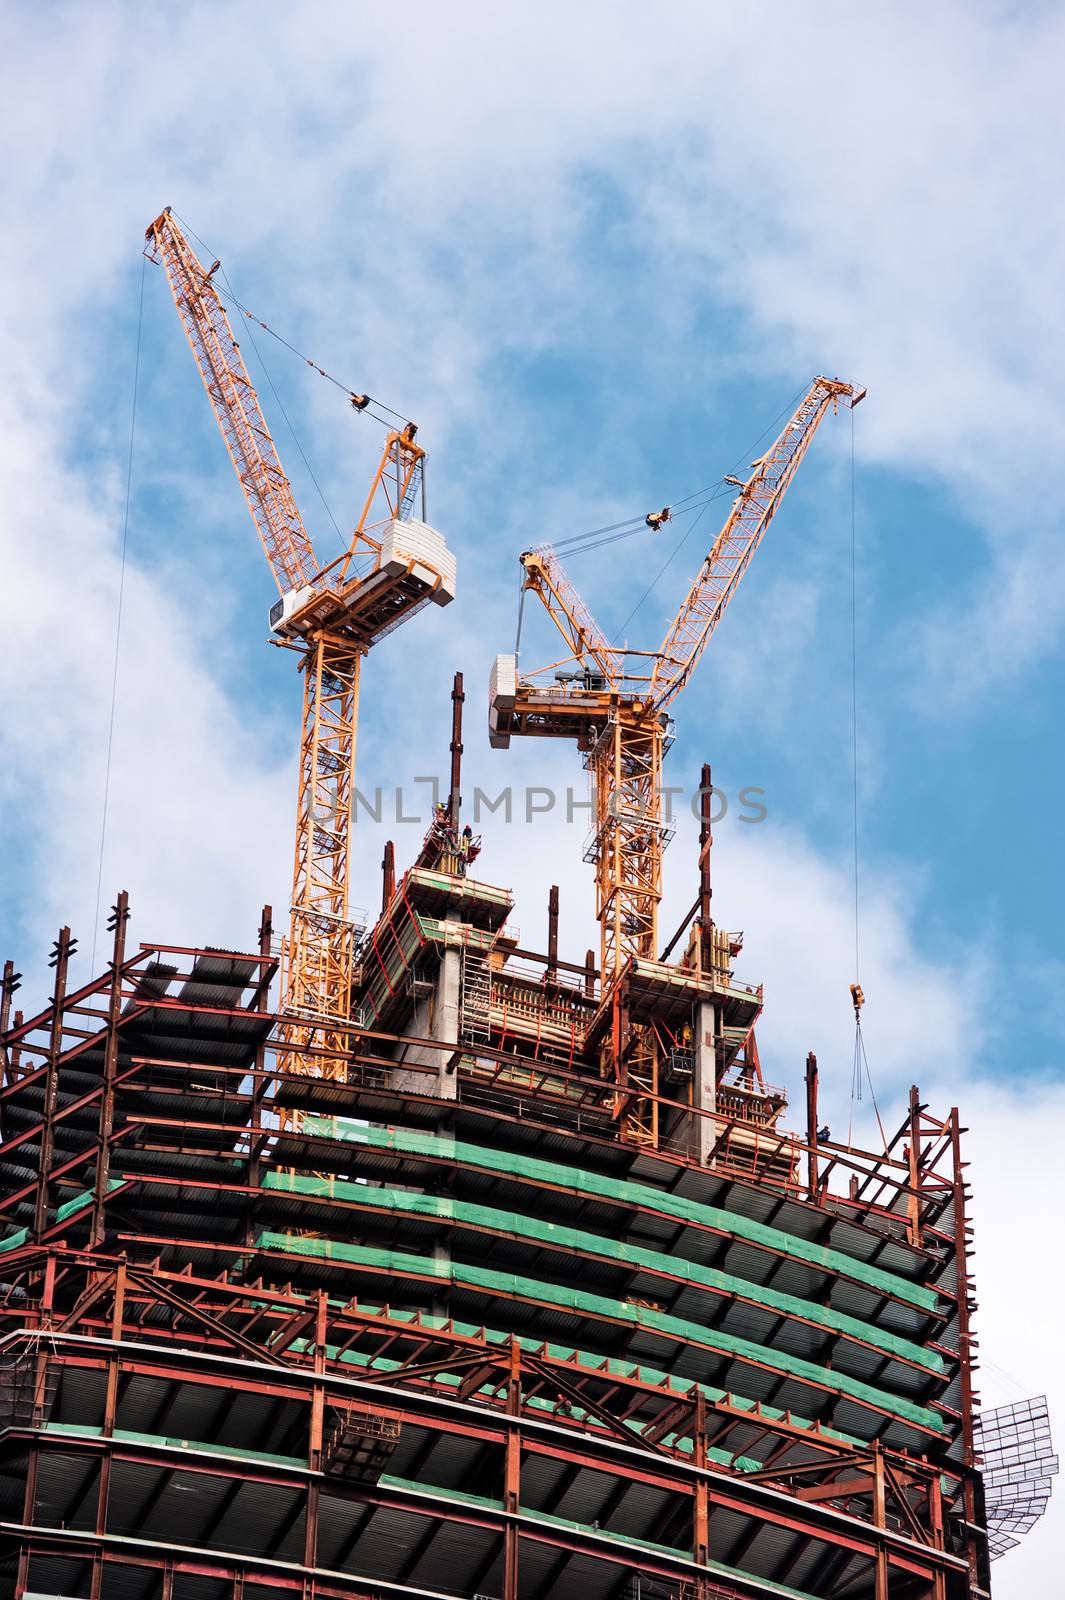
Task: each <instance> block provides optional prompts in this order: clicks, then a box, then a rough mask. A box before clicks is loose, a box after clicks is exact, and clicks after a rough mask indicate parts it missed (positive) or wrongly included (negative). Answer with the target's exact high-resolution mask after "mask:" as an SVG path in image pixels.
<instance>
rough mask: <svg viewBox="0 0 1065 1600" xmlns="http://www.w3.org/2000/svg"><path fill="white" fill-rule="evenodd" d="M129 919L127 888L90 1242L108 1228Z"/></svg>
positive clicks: (115, 959) (110, 1005) (113, 922)
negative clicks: (109, 1186) (112, 1141)
mask: <svg viewBox="0 0 1065 1600" xmlns="http://www.w3.org/2000/svg"><path fill="white" fill-rule="evenodd" d="M128 921H129V895H128V894H127V893H126V891H125V889H123V890H122V892H121V893H120V894H119V896H118V899H117V900H116V901H115V903H114V905H113V906H112V908H111V917H110V920H109V922H108V927H109V928H110V929H111V932H112V933H113V934H114V936H115V937H114V944H113V948H112V951H111V992H110V995H109V997H108V1002H107V1042H106V1044H105V1046H104V1080H103V1092H102V1094H101V1096H100V1122H99V1129H98V1133H97V1149H96V1180H95V1182H94V1184H93V1200H92V1231H91V1233H90V1235H89V1246H90V1248H91V1249H95V1248H96V1247H97V1246H98V1245H100V1244H102V1243H103V1239H104V1235H105V1233H106V1232H107V1220H106V1216H105V1206H106V1204H107V1185H108V1182H109V1181H110V1177H111V1135H112V1134H113V1132H114V1127H115V1076H116V1074H117V1072H118V1024H119V1020H120V1018H121V1016H122V965H123V962H124V961H125V959H126V923H127V922H128Z"/></svg>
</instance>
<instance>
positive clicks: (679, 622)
mask: <svg viewBox="0 0 1065 1600" xmlns="http://www.w3.org/2000/svg"><path fill="white" fill-rule="evenodd" d="M864 395H865V390H864V389H857V388H855V387H854V385H852V384H849V383H842V382H840V380H839V379H837V378H822V377H819V378H815V379H814V381H813V383H812V384H811V385H810V387H809V389H808V390H807V392H806V394H805V396H804V397H803V400H802V402H801V404H800V405H799V407H798V409H797V410H796V411H795V413H794V415H793V416H792V417H791V419H790V421H789V422H788V423H787V424H786V425H785V427H784V428H783V430H782V431H781V433H780V435H779V437H778V438H777V439H776V440H775V441H774V443H773V444H772V446H771V447H770V448H769V450H767V451H766V453H765V455H764V456H761V457H760V458H759V459H758V460H757V461H756V462H754V463H753V464H752V470H751V473H750V476H749V477H748V478H747V479H746V481H743V480H740V479H738V478H727V479H726V480H725V481H726V482H728V483H732V484H734V485H735V487H736V489H737V491H738V492H737V495H736V498H735V500H734V501H733V503H732V508H731V510H730V512H729V515H728V517H727V519H726V521H725V524H724V526H723V528H722V529H721V532H720V533H719V534H718V536H717V538H716V539H715V540H714V543H713V545H712V547H711V549H710V551H709V553H708V554H707V556H706V557H705V559H704V561H703V564H702V566H701V568H700V570H699V573H698V575H697V576H696V578H695V579H694V581H693V583H692V585H691V587H690V589H689V590H688V593H687V595H686V596H685V598H684V600H683V602H682V604H681V606H680V609H679V610H678V612H677V614H676V616H675V617H674V619H673V621H672V623H671V624H670V626H669V628H668V630H667V632H666V635H665V638H664V639H663V641H662V643H661V645H660V646H659V647H658V649H657V650H654V651H636V650H628V649H624V648H618V647H617V646H615V645H613V644H611V643H610V642H609V640H608V639H607V637H606V635H605V634H604V632H603V630H602V629H601V628H600V627H599V625H598V623H597V622H596V621H595V618H594V617H593V616H592V614H591V612H590V611H589V609H588V607H587V605H586V604H585V602H584V600H583V599H582V598H581V596H580V595H579V594H578V592H577V590H576V589H575V587H574V585H573V583H572V582H571V580H570V579H569V577H568V576H567V574H566V572H565V571H564V569H563V566H562V563H561V561H560V560H559V558H558V556H557V555H556V554H555V552H554V550H553V549H552V548H551V546H550V545H541V546H538V547H537V548H536V549H533V550H527V551H525V552H524V554H523V555H522V556H521V557H520V560H521V564H522V567H523V568H524V574H525V576H524V580H523V589H525V590H532V591H533V592H534V593H535V594H537V595H538V596H539V598H540V600H541V601H542V603H543V605H544V607H545V608H546V610H547V613H548V615H549V616H550V617H551V619H552V621H553V622H554V623H555V625H556V627H557V628H558V631H559V633H560V634H561V636H562V638H563V640H564V641H565V644H566V648H567V654H566V655H565V656H564V657H563V658H562V659H561V660H559V661H553V662H551V663H550V665H548V666H545V667H542V668H539V669H537V670H536V671H534V672H530V673H523V674H519V671H518V657H517V654H513V655H500V656H497V657H496V660H495V664H494V667H493V670H492V678H491V684H490V689H489V737H490V740H491V743H492V744H493V745H494V746H495V747H496V748H502V749H505V748H506V747H507V746H508V745H509V743H510V739H511V736H512V735H513V734H527V735H534V736H540V737H548V738H552V737H553V738H569V739H575V740H576V743H577V748H578V749H579V750H581V751H582V752H583V753H584V759H585V765H586V766H587V768H588V771H589V773H590V774H591V778H592V783H593V788H594V793H595V826H594V830H593V832H592V835H591V838H590V840H589V843H588V847H587V850H586V853H585V859H586V860H588V861H589V862H591V863H592V864H593V865H594V867H595V884H596V916H597V918H598V921H599V933H600V961H601V970H602V989H603V993H604V994H606V993H607V991H608V989H609V986H610V985H611V984H614V983H615V982H616V980H617V979H618V978H619V976H620V975H621V973H622V972H623V971H624V969H625V968H626V965H627V964H628V963H630V962H636V961H640V960H649V961H654V960H656V959H657V951H658V907H659V903H660V901H661V899H662V852H663V849H664V847H665V845H666V844H667V843H668V840H669V837H670V830H669V827H668V825H667V823H666V821H665V820H664V819H663V813H662V761H663V758H664V756H665V753H666V749H667V747H668V742H669V738H670V727H671V719H670V717H669V715H668V712H669V707H670V706H671V705H672V704H673V702H674V701H675V700H676V699H677V697H678V695H679V694H680V692H681V690H682V689H683V688H684V686H685V684H686V683H687V682H688V681H689V679H690V678H691V675H692V673H693V671H694V670H695V667H696V664H697V663H698V660H699V657H700V656H701V655H702V653H703V651H704V650H705V649H706V646H707V645H708V644H709V642H710V638H711V635H712V634H713V632H714V629H715V628H716V627H717V625H718V623H719V622H720V621H721V618H722V617H723V616H724V614H725V611H726V609H727V607H728V604H729V602H730V601H731V599H732V597H733V595H734V594H735V592H736V589H737V587H738V585H739V582H740V579H741V578H742V577H743V574H744V572H745V571H746V570H747V567H748V565H749V563H750V560H751V557H752V556H753V555H754V552H755V551H756V550H757V548H758V545H759V543H760V542H761V539H762V536H763V534H764V533H765V531H766V529H767V527H768V526H769V524H770V522H771V521H772V520H773V517H774V516H775V514H776V512H777V510H778V508H779V506H780V502H781V500H782V499H783V497H784V494H785V492H786V490H787V488H788V485H789V484H790V482H791V480H792V478H793V477H794V475H795V472H796V470H797V469H798V466H799V463H800V462H801V460H802V458H803V456H804V455H805V454H806V451H807V449H808V448H809V445H810V443H811V441H812V439H813V436H814V434H815V433H816V431H817V428H818V426H819V424H820V423H821V421H822V419H823V417H824V416H825V415H826V413H827V412H828V411H829V410H830V409H831V410H833V411H835V410H837V409H838V407H839V403H840V401H841V400H842V401H844V402H846V404H847V405H849V406H851V407H853V406H856V405H857V404H858V402H859V401H860V400H862V399H863V398H864ZM667 517H668V508H663V511H662V512H656V513H654V514H653V515H652V517H649V518H647V519H646V520H647V521H648V524H649V525H650V526H651V527H652V528H654V529H657V528H658V527H659V526H660V525H661V523H662V522H663V521H665V520H666V519H667ZM657 1053H658V1052H657V1044H656V1041H655V1040H654V1038H653V1036H651V1035H650V1034H649V1033H647V1032H646V1031H643V1030H640V1029H633V1030H632V1037H631V1040H630V1042H629V1045H628V1048H627V1050H626V1060H625V1062H624V1072H623V1073H622V1063H621V1062H615V1063H614V1064H613V1065H614V1070H615V1071H616V1072H617V1073H618V1076H619V1081H620V1080H621V1079H622V1077H623V1080H624V1083H625V1085H626V1105H625V1112H624V1127H625V1131H626V1133H627V1136H628V1137H629V1138H631V1139H632V1140H633V1141H635V1142H638V1143H642V1144H654V1143H656V1142H657V1125H658V1117H657V1105H658V1101H657V1092H658V1061H657Z"/></svg>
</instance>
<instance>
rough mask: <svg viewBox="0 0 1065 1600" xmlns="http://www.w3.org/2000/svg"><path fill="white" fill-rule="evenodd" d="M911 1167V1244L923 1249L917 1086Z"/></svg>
mask: <svg viewBox="0 0 1065 1600" xmlns="http://www.w3.org/2000/svg"><path fill="white" fill-rule="evenodd" d="M907 1160H908V1162H909V1167H910V1193H909V1194H908V1195H907V1197H906V1212H907V1216H908V1219H909V1220H908V1224H907V1226H908V1229H909V1235H910V1243H911V1244H912V1245H913V1246H914V1248H915V1249H918V1250H919V1249H920V1248H921V1193H920V1190H921V1091H920V1089H918V1087H917V1085H916V1084H912V1085H911V1087H910V1142H909V1146H908V1148H907Z"/></svg>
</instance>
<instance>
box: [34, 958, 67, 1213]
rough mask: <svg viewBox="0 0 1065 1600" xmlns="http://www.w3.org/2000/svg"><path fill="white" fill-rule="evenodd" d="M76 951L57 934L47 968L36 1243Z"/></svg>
mask: <svg viewBox="0 0 1065 1600" xmlns="http://www.w3.org/2000/svg"><path fill="white" fill-rule="evenodd" d="M76 949H77V940H76V939H72V938H71V937H70V929H69V928H61V929H60V930H59V938H58V939H57V940H56V942H55V945H54V947H53V949H52V959H51V961H50V962H49V966H52V967H54V968H55V984H54V986H53V989H52V1026H51V1031H50V1033H49V1036H48V1067H47V1072H46V1074H45V1084H44V1114H43V1119H42V1128H41V1150H40V1157H39V1160H40V1172H39V1175H38V1178H37V1200H36V1203H35V1205H34V1210H33V1237H34V1240H35V1241H36V1242H39V1241H40V1239H41V1236H42V1234H43V1233H44V1232H45V1230H46V1228H47V1227H48V1196H49V1184H48V1174H49V1173H50V1172H51V1170H52V1157H53V1154H54V1151H55V1112H56V1101H57V1098H58V1095H59V1057H60V1055H61V1053H62V1050H63V1006H64V1003H65V1000H66V992H67V967H68V966H69V964H70V958H71V956H72V955H73V953H74V951H75V950H76Z"/></svg>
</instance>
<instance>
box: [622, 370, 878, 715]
mask: <svg viewBox="0 0 1065 1600" xmlns="http://www.w3.org/2000/svg"><path fill="white" fill-rule="evenodd" d="M854 395H855V390H854V388H853V386H852V385H851V384H849V383H840V382H839V381H838V380H837V379H834V378H815V379H814V381H813V383H812V384H811V386H810V388H809V390H808V392H807V394H806V395H805V397H804V399H803V401H802V404H801V405H800V406H799V409H798V410H797V411H796V412H795V415H794V416H793V417H792V419H791V421H790V422H789V423H788V424H787V426H786V427H785V428H784V430H783V432H782V433H781V434H780V436H779V438H778V439H777V440H776V441H775V443H774V444H773V445H772V447H771V448H770V449H769V450H768V451H767V452H766V454H765V455H764V456H763V457H762V459H761V460H760V461H759V462H758V463H757V465H756V467H755V470H754V472H753V473H752V474H751V476H750V477H749V478H748V479H747V482H746V483H745V484H744V485H743V486H742V488H741V489H740V491H739V494H738V495H737V497H736V500H735V502H734V504H733V507H732V510H731V511H730V513H729V515H728V519H727V520H726V522H725V525H724V527H723V528H722V529H721V532H720V533H719V534H718V536H717V538H716V539H715V540H714V544H713V548H712V549H711V551H710V553H709V555H708V556H707V557H706V560H705V561H704V562H703V565H702V567H701V569H700V571H699V575H698V577H697V578H696V579H695V582H694V583H693V584H692V586H691V588H690V589H689V591H688V594H687V596H686V598H685V600H684V603H683V605H682V606H681V608H680V610H679V612H678V613H677V616H676V618H675V619H674V621H673V624H672V626H671V627H670V630H669V632H668V633H667V634H666V637H665V639H664V640H663V642H662V646H661V649H660V650H659V652H658V658H657V660H656V662H655V667H654V672H653V674H652V678H651V700H652V703H653V705H654V707H655V709H656V710H662V709H664V707H666V706H667V705H669V703H670V702H671V701H672V700H674V699H675V698H676V696H677V695H678V694H679V693H680V691H681V690H682V689H683V687H684V685H685V684H686V683H687V681H688V679H689V678H690V677H691V674H692V671H693V670H694V668H695V665H696V663H697V662H698V660H699V657H700V656H701V655H702V653H703V651H704V650H705V649H706V646H707V644H708V643H709V642H710V636H711V634H712V633H713V631H714V629H715V628H716V627H717V625H718V623H719V622H720V620H721V618H722V616H723V615H724V613H725V611H726V610H727V608H728V604H729V602H730V600H731V599H732V596H733V594H734V593H735V591H736V587H737V585H738V584H739V581H740V579H741V578H742V577H743V574H744V573H745V572H746V570H747V566H748V564H749V562H750V560H751V557H752V556H753V555H754V552H755V551H756V550H757V548H758V545H759V543H760V542H761V539H762V535H763V534H764V533H765V530H766V529H767V528H768V526H769V524H770V522H772V520H773V517H774V515H775V513H776V511H777V508H778V507H779V505H780V502H781V500H782V499H783V498H784V494H785V491H786V490H787V487H788V484H789V483H790V482H791V480H792V478H793V477H794V475H795V472H796V469H797V468H798V465H799V463H800V461H801V460H802V458H803V456H804V455H805V454H806V451H807V449H808V447H809V444H810V441H811V440H812V438H813V436H814V434H815V433H816V432H817V427H818V424H819V423H820V421H821V419H822V417H823V416H824V415H825V412H826V411H827V410H828V408H829V406H833V407H835V406H836V405H837V404H838V402H839V400H840V399H841V398H844V399H850V400H852V403H853V398H854ZM859 398H860V397H859Z"/></svg>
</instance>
